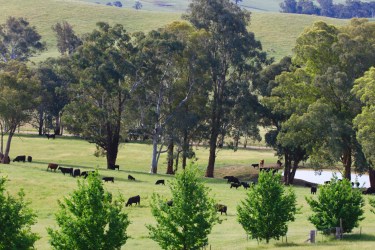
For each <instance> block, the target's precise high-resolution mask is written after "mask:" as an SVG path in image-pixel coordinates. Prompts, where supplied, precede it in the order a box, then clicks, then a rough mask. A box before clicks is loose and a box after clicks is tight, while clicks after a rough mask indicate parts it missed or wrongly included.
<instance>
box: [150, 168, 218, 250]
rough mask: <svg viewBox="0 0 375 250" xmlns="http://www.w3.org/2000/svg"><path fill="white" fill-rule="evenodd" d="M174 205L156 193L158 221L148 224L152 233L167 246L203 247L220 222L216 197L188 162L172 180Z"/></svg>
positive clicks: (154, 203) (153, 206)
mask: <svg viewBox="0 0 375 250" xmlns="http://www.w3.org/2000/svg"><path fill="white" fill-rule="evenodd" d="M170 189H171V193H172V201H173V204H172V206H168V204H167V203H166V202H165V200H164V199H163V198H162V197H160V195H158V194H155V193H154V194H153V196H152V202H151V212H152V215H153V216H154V217H155V219H156V222H157V224H156V225H155V226H154V225H147V228H148V229H149V231H150V237H151V238H152V239H153V240H155V241H156V242H157V243H158V244H159V245H160V247H161V248H163V249H183V250H187V249H199V248H201V247H203V246H205V245H207V243H208V239H207V236H208V234H209V233H210V232H211V230H212V227H213V226H214V224H216V223H218V222H219V219H218V215H217V212H216V207H215V201H214V200H213V199H212V198H210V195H209V189H208V188H207V187H205V185H204V184H203V183H202V182H201V181H200V180H199V179H198V175H197V169H196V167H195V166H192V165H190V166H188V167H187V168H186V169H185V170H184V171H183V172H182V173H180V174H177V175H176V178H175V179H174V180H173V181H172V182H171V183H170Z"/></svg>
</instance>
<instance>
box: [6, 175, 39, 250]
mask: <svg viewBox="0 0 375 250" xmlns="http://www.w3.org/2000/svg"><path fill="white" fill-rule="evenodd" d="M5 183H6V179H4V178H3V177H2V178H0V249H25V250H26V249H31V248H33V246H34V243H35V241H37V240H38V239H39V236H38V235H37V234H36V233H32V232H31V226H32V225H34V224H35V223H36V214H35V213H34V212H33V211H32V210H31V209H30V208H29V202H26V201H25V200H24V197H25V193H24V192H23V191H22V190H21V191H20V192H18V197H17V198H16V197H12V196H10V195H9V194H5Z"/></svg>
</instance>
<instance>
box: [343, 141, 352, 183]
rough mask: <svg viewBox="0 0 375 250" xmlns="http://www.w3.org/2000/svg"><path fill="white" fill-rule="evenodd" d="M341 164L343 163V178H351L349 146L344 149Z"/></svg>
mask: <svg viewBox="0 0 375 250" xmlns="http://www.w3.org/2000/svg"><path fill="white" fill-rule="evenodd" d="M343 165H344V176H343V178H345V179H348V180H349V181H350V180H351V167H352V151H351V149H350V148H348V149H347V150H345V152H344V155H343Z"/></svg>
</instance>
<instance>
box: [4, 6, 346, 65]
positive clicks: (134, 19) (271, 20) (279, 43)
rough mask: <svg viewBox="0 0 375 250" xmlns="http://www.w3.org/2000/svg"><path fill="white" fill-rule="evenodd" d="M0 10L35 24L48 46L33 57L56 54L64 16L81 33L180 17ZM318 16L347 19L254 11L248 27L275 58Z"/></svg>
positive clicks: (121, 11)
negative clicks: (100, 26) (54, 27)
mask: <svg viewBox="0 0 375 250" xmlns="http://www.w3.org/2000/svg"><path fill="white" fill-rule="evenodd" d="M257 2H259V3H260V2H262V1H261V0H259V1H257ZM268 2H269V1H268ZM0 13H2V15H1V16H0V23H4V21H5V20H6V18H7V17H8V16H16V17H25V18H27V19H28V20H29V22H30V23H31V25H33V26H36V28H37V30H38V31H39V33H40V34H41V35H42V37H43V41H45V42H46V43H47V46H48V50H47V51H45V52H43V53H42V54H41V55H39V56H38V57H36V58H34V59H33V60H34V61H40V60H44V59H46V58H47V57H56V56H58V52H57V49H56V38H55V36H54V33H53V31H52V29H51V27H52V25H54V24H56V23H57V22H61V21H63V20H65V21H68V22H69V23H71V24H72V25H73V28H74V30H75V31H76V33H77V34H84V33H88V32H90V31H92V30H93V29H94V28H95V24H96V23H97V22H98V21H104V22H108V23H110V24H114V23H120V24H122V25H124V27H125V28H126V29H127V30H128V31H129V32H134V31H145V32H147V31H150V30H152V29H157V28H159V27H163V26H164V25H166V24H168V23H170V22H172V21H174V20H179V19H180V17H181V12H161V11H148V10H140V11H136V10H134V9H131V8H115V7H109V6H106V5H100V4H93V3H87V2H82V1H61V0H44V1H40V0H28V1H23V0H12V1H9V0H0ZM318 20H324V21H326V22H328V23H331V24H335V25H344V24H346V23H347V20H337V19H330V18H324V17H317V16H305V15H292V14H282V13H276V12H275V13H274V12H267V13H266V12H254V13H253V14H252V19H251V24H250V26H249V29H250V30H251V31H253V32H254V33H255V35H256V38H257V39H259V40H260V41H261V42H262V45H263V49H264V50H265V51H267V52H268V54H269V55H270V56H273V57H275V58H276V59H277V60H278V59H280V58H282V57H283V56H286V55H291V54H292V48H293V46H294V44H295V40H296V38H297V37H298V36H299V35H300V34H301V33H302V32H303V30H304V28H305V27H307V26H310V25H311V24H312V23H314V22H316V21H318Z"/></svg>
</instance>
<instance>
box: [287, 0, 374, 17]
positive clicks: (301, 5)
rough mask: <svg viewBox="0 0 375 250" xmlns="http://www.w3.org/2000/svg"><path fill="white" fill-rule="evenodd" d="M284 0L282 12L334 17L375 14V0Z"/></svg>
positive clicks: (372, 15) (371, 15) (370, 15)
mask: <svg viewBox="0 0 375 250" xmlns="http://www.w3.org/2000/svg"><path fill="white" fill-rule="evenodd" d="M317 2H318V4H319V5H315V4H314V1H312V0H298V1H296V0H284V2H282V3H280V8H281V12H283V13H296V14H306V15H318V16H326V17H333V18H354V17H356V18H373V17H374V15H375V3H374V2H361V1H360V0H346V1H345V4H341V3H340V4H334V3H333V0H317Z"/></svg>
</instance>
